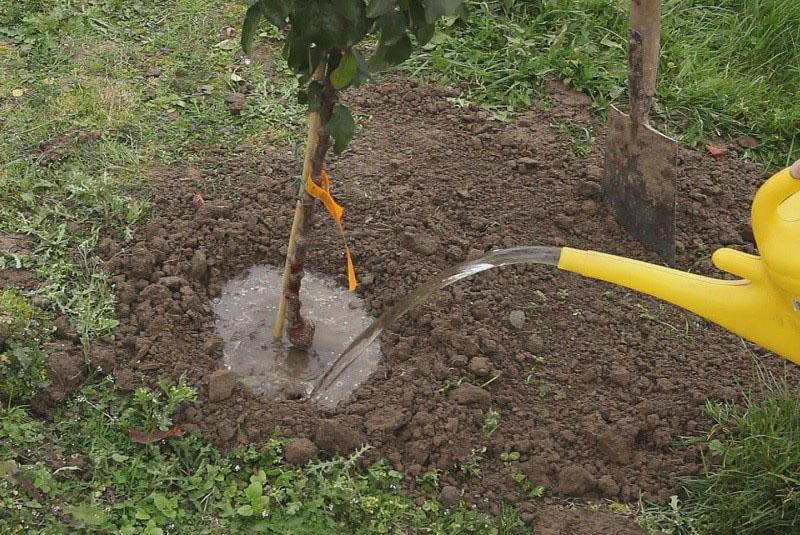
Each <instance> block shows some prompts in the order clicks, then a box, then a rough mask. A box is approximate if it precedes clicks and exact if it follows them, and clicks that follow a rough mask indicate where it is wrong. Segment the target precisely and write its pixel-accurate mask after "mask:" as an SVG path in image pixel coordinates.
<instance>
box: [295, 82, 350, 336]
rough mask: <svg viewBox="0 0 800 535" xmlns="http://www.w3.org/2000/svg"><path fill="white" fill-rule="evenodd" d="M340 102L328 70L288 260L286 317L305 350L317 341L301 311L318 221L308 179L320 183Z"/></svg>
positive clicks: (307, 149) (309, 150)
mask: <svg viewBox="0 0 800 535" xmlns="http://www.w3.org/2000/svg"><path fill="white" fill-rule="evenodd" d="M336 99H337V95H336V90H335V89H334V87H333V85H332V84H331V81H330V68H328V69H327V72H325V74H324V76H323V79H322V103H321V105H320V109H319V112H318V114H319V119H318V121H316V122H317V124H316V125H315V126H316V132H311V131H310V132H309V144H308V146H307V147H306V157H305V163H304V165H303V168H304V173H303V183H302V184H301V187H300V189H301V193H300V204H299V206H298V210H300V214H299V219H298V221H297V232H296V235H295V239H294V247H293V248H292V247H290V250H289V254H287V259H286V260H287V264H288V265H287V267H288V276H287V280H286V285H285V286H284V297H285V299H286V318H287V321H288V325H287V329H286V330H287V333H288V335H289V342H290V343H291V344H292V345H293V346H295V347H298V348H301V349H307V348H309V347H311V344H312V342H313V341H314V322H312V321H311V320H309V319H307V318H305V317H303V314H302V312H301V308H302V303H301V302H300V285H301V283H302V280H303V275H304V271H303V267H304V265H305V261H306V253H307V251H308V246H309V245H310V243H311V241H312V240H313V236H312V234H311V229H312V226H313V221H314V203H315V202H316V199H314V197H312V196H311V195H309V194H308V192H307V191H306V187H305V180H306V178H307V177H308V176H310V177H311V178H312V180H314V181H317V182H318V181H319V180H318V179H319V176H320V173H321V172H322V169H323V165H324V162H325V154H326V153H327V152H328V148H329V147H330V144H331V140H330V136H329V135H328V133H327V132H326V131H325V125H327V124H328V121H329V120H330V118H331V114H332V113H333V107H334V105H335V104H336ZM312 126H313V125H312ZM290 245H291V244H290Z"/></svg>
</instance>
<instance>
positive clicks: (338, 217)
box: [306, 169, 358, 292]
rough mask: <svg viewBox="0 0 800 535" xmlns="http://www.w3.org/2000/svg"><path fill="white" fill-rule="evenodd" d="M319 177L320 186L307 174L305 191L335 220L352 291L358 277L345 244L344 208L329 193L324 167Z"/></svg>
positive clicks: (348, 248) (356, 284) (348, 283)
mask: <svg viewBox="0 0 800 535" xmlns="http://www.w3.org/2000/svg"><path fill="white" fill-rule="evenodd" d="M320 179H321V181H322V185H321V186H320V185H318V184H317V183H316V182H314V180H313V179H312V178H311V175H309V176H308V177H307V178H306V191H308V194H309V195H311V196H312V197H314V198H316V199H319V200H320V201H322V204H323V205H324V206H325V208H326V209H327V210H328V213H330V214H331V217H333V219H334V221H336V226H337V228H338V229H339V234H340V235H341V236H342V241H343V242H344V252H345V256H346V257H347V285H348V288H349V289H350V291H351V292H352V291H353V290H355V289H356V287H357V286H358V279H356V268H355V266H354V265H353V258H352V256H351V255H350V247H349V246H348V245H347V236H345V234H344V226H343V225H342V217H343V216H344V208H342V206H341V205H340V204H339V203H337V202H336V201H335V200H334V198H333V196H332V195H331V177H330V176H328V173H327V172H326V171H325V170H324V169H323V171H322V172H321V173H320Z"/></svg>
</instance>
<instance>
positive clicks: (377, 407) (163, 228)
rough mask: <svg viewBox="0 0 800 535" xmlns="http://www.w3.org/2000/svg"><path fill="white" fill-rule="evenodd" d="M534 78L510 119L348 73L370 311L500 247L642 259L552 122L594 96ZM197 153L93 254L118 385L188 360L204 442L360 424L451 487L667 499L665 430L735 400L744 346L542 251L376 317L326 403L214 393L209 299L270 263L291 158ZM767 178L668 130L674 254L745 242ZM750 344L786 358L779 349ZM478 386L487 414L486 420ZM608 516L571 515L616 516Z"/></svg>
mask: <svg viewBox="0 0 800 535" xmlns="http://www.w3.org/2000/svg"><path fill="white" fill-rule="evenodd" d="M553 95H554V100H555V106H553V107H552V108H551V109H549V110H544V111H542V110H534V111H529V112H527V113H524V114H522V115H521V116H520V117H519V119H518V120H517V121H516V122H515V123H513V124H500V123H496V122H492V121H489V120H487V118H486V114H485V113H483V112H480V111H475V110H469V109H460V108H456V107H454V106H452V105H451V104H450V103H448V101H447V100H446V96H447V94H446V93H445V92H443V91H439V90H436V89H431V88H428V87H417V86H416V85H415V84H413V83H411V82H407V81H393V82H390V83H386V84H384V85H380V86H377V87H371V88H366V89H363V90H360V91H357V92H354V93H351V94H350V95H349V96H348V98H349V100H350V102H351V103H352V104H353V106H354V108H355V109H356V110H357V111H358V112H359V113H360V114H361V117H362V125H363V130H361V132H360V134H359V135H358V136H357V137H356V139H355V140H354V142H353V144H352V148H351V149H350V150H349V151H348V152H347V154H346V155H344V156H343V157H342V158H340V159H338V160H337V161H335V162H334V163H333V164H332V165H331V171H332V176H333V178H334V190H335V194H336V196H337V198H338V199H339V201H340V202H341V203H342V204H343V205H344V206H345V207H346V209H347V212H346V216H345V220H346V222H345V225H346V229H347V232H348V235H349V237H350V240H351V243H352V250H353V252H354V255H355V260H356V265H357V269H358V271H359V274H360V278H361V282H362V285H361V287H360V289H359V292H360V293H361V294H362V295H363V296H364V297H365V299H366V301H367V303H368V304H369V306H370V307H371V310H372V312H373V313H375V314H377V313H379V312H380V311H381V310H382V309H383V308H384V307H386V306H389V305H391V304H392V303H393V302H395V300H397V299H398V298H400V297H401V296H404V295H406V294H407V293H408V292H410V291H411V290H412V289H413V288H415V287H416V286H417V285H419V284H421V283H422V282H424V281H425V280H426V279H428V278H429V277H431V276H432V275H434V274H435V273H437V272H439V271H441V270H443V269H445V268H446V267H449V266H450V265H452V264H453V263H456V262H460V261H462V260H464V259H466V258H467V257H472V256H477V255H479V254H480V253H482V252H484V251H486V250H489V249H492V248H497V247H508V246H515V245H533V244H546V245H557V246H562V245H570V246H574V247H580V248H592V249H597V250H603V251H606V252H610V253H615V254H622V255H625V256H631V257H636V258H639V259H645V260H657V259H656V258H654V256H653V255H651V254H648V253H647V252H645V251H643V250H642V249H641V247H640V246H639V245H638V244H637V243H636V242H634V241H633V240H631V239H630V238H629V237H628V236H627V235H626V234H625V232H623V231H622V230H621V229H620V228H619V227H618V226H617V225H616V224H615V222H614V221H613V219H612V218H611V217H610V216H609V214H608V212H607V210H606V209H605V207H604V206H603V204H602V202H601V200H600V198H599V191H600V188H599V180H600V175H601V166H602V155H601V152H600V150H601V147H602V141H603V140H602V135H601V136H599V139H598V142H597V144H596V146H595V148H594V151H593V152H592V154H591V155H590V156H589V157H588V158H587V159H583V160H582V159H579V158H577V157H575V156H574V155H573V153H572V152H571V150H570V148H569V140H568V139H565V138H560V137H558V135H557V134H556V130H555V129H554V128H553V127H552V126H551V125H552V124H554V123H556V122H558V121H561V120H578V121H580V120H585V119H586V118H589V117H591V115H590V113H589V111H588V108H587V107H586V104H585V101H583V100H582V99H580V98H576V96H575V95H573V94H571V93H569V92H567V91H555V92H554V93H553ZM198 155H199V162H198V163H195V164H194V167H193V168H191V169H182V168H179V167H175V168H169V169H164V168H161V169H159V170H156V172H154V174H153V176H152V177H151V178H152V187H153V190H154V200H155V209H154V216H153V218H152V220H151V221H150V222H149V223H147V224H146V225H145V226H144V227H143V228H141V229H140V231H139V232H138V234H137V237H136V240H135V242H134V243H133V244H132V245H131V246H129V247H126V248H125V249H124V250H123V251H122V252H121V253H118V254H115V255H114V256H112V257H110V258H108V261H107V267H108V270H109V271H110V272H111V273H112V274H113V282H114V284H115V285H116V288H117V293H118V296H119V315H120V319H121V322H122V324H121V327H120V329H119V333H120V338H119V341H118V344H117V349H118V351H117V357H118V363H117V370H116V372H115V373H116V375H117V378H118V380H119V381H120V382H123V383H125V385H126V387H130V386H131V385H132V384H135V381H137V380H139V379H140V378H143V379H144V380H146V381H153V380H154V379H155V378H156V377H157V376H160V375H161V376H169V377H172V378H177V377H178V376H179V375H180V374H182V373H186V374H187V375H188V378H189V380H190V382H191V383H192V384H193V385H195V386H196V387H198V389H199V391H200V392H201V394H202V395H201V398H202V401H201V402H200V403H199V404H198V406H197V407H196V408H190V409H188V410H186V411H185V413H184V414H183V416H182V419H183V421H184V423H185V424H186V425H187V426H188V427H189V428H190V429H198V430H199V431H200V432H202V433H203V435H204V436H206V437H207V438H209V439H211V440H212V441H214V442H216V443H218V444H220V445H222V446H225V447H230V446H235V445H242V444H245V443H250V442H255V443H258V442H260V441H264V440H266V439H267V438H268V437H269V436H270V435H271V433H272V431H273V428H274V427H275V426H280V428H281V429H282V430H283V432H284V434H286V435H287V436H291V437H297V438H304V439H310V440H312V441H313V442H314V447H311V445H310V444H308V443H307V442H302V443H301V444H304V445H305V446H304V447H305V450H308V451H303V452H299V453H297V459H300V460H302V459H303V458H305V457H308V458H313V456H315V455H316V454H317V452H316V450H317V449H318V450H319V454H320V455H327V454H331V453H346V452H348V451H351V450H352V449H353V448H355V447H356V446H357V445H359V444H361V443H363V442H367V443H369V444H370V445H372V446H373V447H374V449H373V450H371V452H370V455H373V456H374V457H382V458H385V459H388V461H389V463H391V464H392V465H393V466H394V467H395V468H397V469H398V470H401V471H403V472H404V473H406V474H407V475H409V476H412V477H410V478H409V481H411V482H412V483H410V485H411V486H412V491H413V487H414V483H413V481H414V478H413V476H419V475H421V474H422V473H424V472H426V471H427V470H430V469H432V468H438V469H440V470H443V471H444V475H443V476H442V478H441V480H442V483H443V485H448V486H452V487H455V488H456V489H458V491H459V492H461V491H463V496H464V498H465V499H466V500H468V501H470V502H473V503H476V504H479V505H481V506H483V507H485V508H486V509H489V510H493V511H497V510H498V508H499V504H500V503H501V502H502V501H504V500H505V501H508V502H511V503H515V504H517V505H518V506H519V507H520V508H521V510H522V512H523V515H524V516H525V518H527V519H534V518H535V516H536V514H537V511H539V509H540V508H541V507H542V504H547V503H551V502H558V501H559V500H560V499H561V498H582V499H598V498H607V499H612V500H620V501H636V500H638V499H639V497H640V495H643V496H644V497H645V498H652V499H657V500H662V501H663V500H667V499H668V497H669V496H670V494H672V493H675V492H676V489H677V483H676V478H677V477H678V476H684V475H688V474H695V473H697V472H698V471H699V470H700V467H701V452H700V450H699V449H697V448H686V447H683V446H681V445H680V444H679V443H678V442H677V439H678V438H679V437H681V436H683V435H687V434H692V433H697V432H698V431H700V430H701V429H703V428H704V426H706V425H707V424H708V421H707V419H706V418H705V417H704V416H703V413H702V410H701V406H702V404H703V403H704V401H705V400H706V398H712V399H736V398H737V396H738V395H739V392H741V391H742V387H743V386H744V387H746V386H747V385H748V384H749V382H750V378H751V370H752V361H753V358H754V356H755V357H757V358H758V355H760V354H762V352H761V351H760V350H754V349H753V348H752V347H751V346H750V345H748V344H745V343H743V342H742V341H741V340H740V339H739V338H737V337H736V336H733V335H731V334H729V333H727V332H725V331H723V330H722V329H720V328H718V327H716V326H714V325H711V324H709V323H707V322H705V321H702V320H698V319H697V318H695V317H693V316H690V315H687V314H685V313H683V312H682V311H679V310H678V309H676V308H674V307H671V306H667V305H663V306H662V304H661V303H660V302H658V301H656V300H653V299H650V298H646V297H643V296H640V295H637V294H634V293H632V292H628V291H625V290H623V289H620V288H616V287H612V286H609V285H606V284H602V283H598V282H595V281H591V280H584V279H581V278H578V277H577V276H573V275H570V274H565V273H559V272H556V271H554V270H552V269H549V268H543V267H533V266H532V267H516V268H507V269H501V270H495V271H491V272H487V273H485V274H481V275H479V276H477V277H475V278H473V279H471V280H468V281H466V282H463V283H460V284H458V285H456V286H455V287H452V288H450V289H448V290H446V291H443V292H440V293H439V294H438V295H436V296H435V297H434V298H433V299H432V300H431V301H430V302H428V303H427V304H426V305H424V306H423V307H422V308H420V309H419V310H417V311H415V312H413V313H412V314H411V316H410V317H408V318H406V319H404V320H402V321H400V322H399V323H398V324H397V325H396V326H395V328H394V329H393V330H392V331H391V332H389V333H386V334H384V336H383V337H382V347H383V351H384V353H385V355H386V361H385V363H384V364H383V365H382V366H381V368H380V369H379V371H378V372H377V373H376V374H375V375H374V376H373V377H372V378H371V379H370V380H369V381H367V382H366V383H365V384H363V385H362V386H361V387H360V388H359V389H358V390H357V391H356V392H355V394H354V395H353V398H352V400H351V401H350V402H348V403H345V404H342V405H340V407H339V408H338V410H336V411H323V410H321V409H320V408H318V407H317V406H315V405H313V404H311V403H309V402H306V401H284V402H275V401H266V400H260V399H257V398H256V397H255V396H253V395H252V394H250V393H248V392H247V391H245V389H243V388H242V387H241V386H238V385H237V386H236V387H235V389H234V391H233V394H232V395H231V396H230V397H228V398H227V399H224V400H222V401H217V402H210V401H208V399H207V386H208V378H209V376H210V375H211V374H212V373H213V372H214V371H215V370H216V369H217V368H218V367H219V365H220V356H221V347H220V343H219V339H218V338H217V337H216V335H215V334H214V332H213V317H212V313H211V307H210V303H209V300H210V299H213V298H215V297H216V296H218V295H219V292H220V289H221V285H222V284H223V282H224V281H225V280H226V279H228V278H230V277H232V276H234V275H236V274H238V273H240V272H241V271H243V270H244V269H246V268H248V267H249V266H251V265H253V264H255V263H262V262H268V263H272V264H274V265H282V264H283V253H284V252H285V243H286V239H287V236H288V231H289V226H290V223H291V219H292V208H293V206H294V202H293V193H294V188H295V186H294V182H293V177H294V176H295V175H296V167H295V158H294V156H293V155H292V153H291V151H290V149H289V148H286V147H273V148H267V149H265V152H256V149H253V148H250V147H236V148H233V147H230V148H228V147H226V148H207V147H198ZM766 177H767V175H766V174H765V173H764V172H762V171H760V170H759V169H758V168H756V167H755V166H753V165H750V164H748V163H744V162H742V161H739V160H736V159H735V151H733V150H732V151H731V153H729V155H728V157H726V158H725V159H723V160H722V161H715V160H714V159H712V158H711V157H709V156H707V155H705V154H699V153H695V152H691V151H688V150H682V151H681V153H680V178H679V181H680V184H679V186H680V198H679V212H678V221H679V228H678V240H679V243H678V258H679V266H680V267H681V268H684V269H689V268H691V269H694V270H695V271H700V272H707V273H713V268H711V266H710V263H709V261H708V260H707V254H708V253H709V252H710V251H712V250H714V249H715V248H717V247H720V246H723V245H725V246H734V247H737V248H740V249H743V250H746V251H751V252H752V251H753V244H752V243H751V242H750V240H751V239H752V236H751V234H750V233H749V231H748V210H749V206H750V201H751V198H752V195H753V193H754V192H755V190H756V188H757V186H758V185H759V184H760V183H761V182H762V181H763V180H764V179H765V178H766ZM198 194H200V197H198ZM201 197H202V199H201ZM203 201H204V202H203ZM315 228H316V232H317V237H318V243H317V244H315V245H314V246H313V247H312V248H311V250H310V255H309V262H308V266H309V267H310V268H311V269H313V270H315V271H318V272H321V273H325V274H328V275H330V276H333V277H335V278H336V279H337V280H339V281H341V282H343V283H344V282H345V278H344V261H343V255H342V247H341V241H340V238H339V237H338V235H337V234H336V232H335V230H334V226H333V225H332V224H331V222H330V221H329V219H328V217H327V216H326V215H325V214H323V213H322V212H319V215H318V216H317V219H316V223H315ZM106 245H108V248H109V250H111V251H116V247H113V246H112V245H113V244H106ZM515 310H519V311H523V312H524V313H525V324H524V325H523V326H522V328H521V329H516V328H514V327H512V325H511V323H510V322H509V315H510V313H511V312H512V311H515ZM646 315H647V316H649V317H651V318H656V319H657V320H658V321H654V320H653V319H646V318H645V317H644V316H646ZM515 319H519V313H515ZM669 325H672V326H674V327H675V329H672V328H670V327H669ZM535 356H536V357H542V358H543V362H542V363H540V364H537V360H536V359H535V358H534V357H535ZM473 359H475V360H473ZM765 364H766V365H767V366H769V367H772V368H779V367H782V366H783V363H782V361H781V360H780V359H777V358H774V357H768V358H766V359H765ZM462 379H463V381H462V386H461V387H459V388H458V389H455V390H452V391H449V388H448V386H453V385H455V384H456V383H457V382H458V381H460V380H462ZM487 382H490V384H488V385H486V386H484V387H481V386H480V385H482V384H484V383H487ZM467 383H472V384H474V385H476V386H464V385H465V384H467ZM490 407H491V408H493V409H494V410H496V411H498V412H499V414H500V424H499V427H498V428H497V429H496V430H495V431H494V432H493V433H492V434H491V435H490V436H486V435H485V433H484V432H483V431H482V426H483V423H484V419H485V417H486V413H487V410H488V409H489V408H490ZM483 448H486V450H485V452H484V453H482V456H483V460H482V461H481V463H480V468H481V473H480V475H479V476H477V477H468V476H466V475H465V474H464V473H463V472H462V470H461V469H460V466H461V465H462V464H463V463H465V462H466V461H467V460H468V459H469V458H470V456H471V455H472V452H481V451H482V449H483ZM511 451H516V452H519V453H520V454H521V458H520V462H519V463H512V464H508V465H507V464H504V463H503V462H502V461H501V459H500V455H501V454H502V453H504V452H511ZM517 471H522V472H523V473H525V474H526V475H527V476H528V478H529V479H530V480H531V481H532V482H533V483H535V484H542V485H545V486H546V487H547V497H546V498H545V499H544V500H541V499H540V500H535V499H529V498H527V497H526V496H525V495H524V494H523V493H522V492H521V491H520V489H519V488H518V485H517V484H516V483H515V482H514V481H513V480H512V475H513V474H514V473H515V472H517ZM564 514H566V515H567V516H569V515H570V514H572V513H569V514H567V513H564ZM573 516H574V515H573ZM580 516H581V515H580V514H579V515H578V516H576V517H575V518H572V517H570V518H567V517H566V516H563V518H564V520H563V522H561V524H562V525H563V524H564V522H568V521H569V522H578V523H579V522H584V521H585V519H582V517H581V518H578V517H580ZM606 521H607V519H605V517H603V518H600V517H598V519H597V521H596V523H595V524H591V523H590V524H589V528H586V527H583V528H580V529H582V530H583V531H580V530H579V528H577V527H576V528H575V530H572V531H569V532H570V533H578V532H580V533H589V532H611V531H607V529H610V528H607V524H604V522H606ZM551 524H552V522H551ZM545 525H547V524H546V522H545ZM575 525H576V526H577V525H578V524H575ZM592 525H594V528H596V529H595V531H592V529H593V528H591V526H592ZM603 526H606V527H605V528H604V527H603ZM619 529H620V530H622V529H628V528H624V527H620V528H619ZM630 529H633V528H630ZM597 530H600V531H597ZM551 532H552V533H565V531H563V529H561V531H559V530H558V529H555V528H553V531H551ZM618 532H621V531H618ZM625 532H626V533H627V531H625ZM631 532H635V531H631Z"/></svg>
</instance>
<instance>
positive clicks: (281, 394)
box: [214, 266, 381, 405]
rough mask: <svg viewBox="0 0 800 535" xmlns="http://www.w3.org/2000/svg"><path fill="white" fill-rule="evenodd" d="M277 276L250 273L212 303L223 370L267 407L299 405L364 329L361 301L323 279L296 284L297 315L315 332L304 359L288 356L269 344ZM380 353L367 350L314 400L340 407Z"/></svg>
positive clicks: (282, 347)
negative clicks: (288, 402) (276, 402)
mask: <svg viewBox="0 0 800 535" xmlns="http://www.w3.org/2000/svg"><path fill="white" fill-rule="evenodd" d="M281 280H282V270H280V269H277V268H275V267H273V266H255V267H253V268H251V269H250V270H249V271H248V272H246V273H244V274H242V275H241V276H239V277H237V278H235V279H232V280H230V281H229V282H228V283H226V284H225V286H224V287H223V289H222V296H221V297H220V298H219V299H216V300H214V315H215V318H216V329H217V332H218V333H219V335H220V336H221V337H222V339H223V340H224V342H225V346H224V364H225V367H227V368H229V369H231V370H232V371H233V372H235V373H236V374H237V375H238V376H239V378H240V379H241V380H242V381H243V382H244V383H245V384H246V385H247V386H249V387H250V388H251V389H252V390H253V391H254V392H256V393H259V394H263V395H265V396H267V397H269V398H271V399H278V400H287V399H288V400H298V399H301V398H304V397H307V396H308V395H309V394H310V393H311V390H312V389H313V387H314V384H315V383H316V382H317V380H318V379H319V377H320V376H321V375H322V374H323V373H324V371H325V370H326V369H328V368H329V367H330V366H331V364H332V363H333V361H334V360H335V359H336V358H337V357H338V356H339V355H340V354H341V353H342V351H344V349H345V348H346V347H347V346H348V345H349V344H350V342H352V341H353V339H355V337H356V336H358V335H359V334H360V333H361V332H362V331H363V330H364V329H365V328H366V327H368V326H369V325H370V323H371V322H372V317H370V316H369V315H368V314H367V312H366V309H365V307H364V304H363V302H362V300H361V299H359V298H358V296H356V295H355V294H353V293H351V292H348V291H347V290H345V289H343V288H341V287H339V286H338V285H336V284H334V283H333V282H331V281H329V280H326V279H325V278H324V277H321V276H318V275H315V274H310V273H307V274H306V276H305V277H304V278H303V288H302V294H301V296H302V298H303V311H304V313H305V315H306V316H307V317H309V318H311V319H312V320H313V321H314V323H315V324H316V326H317V330H316V334H315V336H314V346H313V347H312V348H311V349H310V350H309V351H301V350H298V349H295V348H292V347H290V346H289V345H288V343H287V342H286V341H285V340H275V339H273V338H272V326H273V322H274V320H275V313H276V310H277V308H278V298H279V296H280V293H281ZM380 358H381V355H380V348H379V347H378V345H377V344H373V345H372V346H370V347H369V348H367V350H366V351H365V354H364V355H363V356H362V357H361V358H360V359H359V362H358V366H353V369H348V370H347V373H345V374H343V375H342V376H340V377H339V378H338V379H337V381H336V382H335V383H334V384H333V385H331V386H330V387H329V388H327V389H326V390H325V392H324V395H322V396H320V397H319V400H320V402H321V403H324V404H326V405H335V404H336V403H338V402H339V401H341V400H343V399H346V398H347V397H348V396H349V395H350V392H352V391H353V390H354V389H355V388H356V387H357V386H358V385H359V384H360V383H362V382H363V381H364V380H365V379H366V378H367V377H369V375H370V374H371V373H372V372H373V371H375V368H376V367H377V365H378V362H379V361H380Z"/></svg>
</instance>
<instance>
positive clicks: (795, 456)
mask: <svg viewBox="0 0 800 535" xmlns="http://www.w3.org/2000/svg"><path fill="white" fill-rule="evenodd" d="M758 384H759V387H758V388H757V389H756V390H754V391H753V392H751V393H750V394H748V395H747V396H746V397H745V400H744V402H743V404H741V405H736V404H732V403H709V404H708V405H707V412H708V414H709V415H710V416H711V418H712V419H713V421H714V426H713V428H712V430H711V432H710V433H709V435H707V436H705V437H701V438H700V439H696V440H693V442H697V443H703V444H706V445H707V446H708V455H709V456H710V457H712V458H713V460H714V463H713V464H710V465H709V466H707V467H706V472H705V473H704V474H703V475H702V476H701V477H694V478H689V479H686V480H684V482H683V486H684V492H685V495H684V496H683V497H682V498H681V499H680V500H679V499H678V498H677V497H674V498H673V501H672V503H671V504H670V505H669V506H654V507H649V508H646V509H645V511H644V516H643V520H642V523H643V525H645V526H646V527H648V528H653V529H661V530H663V531H664V532H665V533H675V534H691V535H694V534H705V533H719V534H753V535H755V534H766V533H800V441H798V437H800V404H799V403H798V400H800V390H798V389H797V388H796V387H792V386H789V385H787V383H786V382H784V381H782V380H778V379H775V378H774V377H772V376H770V375H768V374H766V373H764V372H763V371H760V377H759V379H758Z"/></svg>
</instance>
